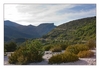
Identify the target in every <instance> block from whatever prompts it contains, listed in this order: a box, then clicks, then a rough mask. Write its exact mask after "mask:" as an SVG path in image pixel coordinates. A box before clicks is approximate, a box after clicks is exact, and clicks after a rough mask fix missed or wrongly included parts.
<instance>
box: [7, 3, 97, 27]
mask: <svg viewBox="0 0 100 69" xmlns="http://www.w3.org/2000/svg"><path fill="white" fill-rule="evenodd" d="M84 6H85V5H77V4H76V5H75V4H15V5H12V4H11V5H5V20H7V19H9V20H12V21H15V22H18V23H20V24H23V25H29V24H32V25H39V24H40V23H50V22H51V23H55V25H60V24H62V23H65V22H68V21H71V20H74V19H78V18H83V17H89V16H95V15H96V9H95V7H93V8H91V7H90V6H91V4H90V5H88V8H87V7H86V6H85V8H84ZM9 8H10V9H9ZM77 10H78V11H77Z"/></svg>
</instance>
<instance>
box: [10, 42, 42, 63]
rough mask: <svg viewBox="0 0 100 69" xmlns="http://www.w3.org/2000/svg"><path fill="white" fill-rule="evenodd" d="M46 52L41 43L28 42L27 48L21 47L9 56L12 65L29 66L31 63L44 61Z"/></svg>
mask: <svg viewBox="0 0 100 69" xmlns="http://www.w3.org/2000/svg"><path fill="white" fill-rule="evenodd" d="M43 54H44V51H43V50H41V44H40V43H39V42H31V43H30V42H28V43H27V44H26V46H22V47H20V48H19V49H18V50H16V51H15V52H14V53H12V54H11V56H9V63H10V64H27V63H30V62H40V61H42V60H43V59H42V56H43Z"/></svg>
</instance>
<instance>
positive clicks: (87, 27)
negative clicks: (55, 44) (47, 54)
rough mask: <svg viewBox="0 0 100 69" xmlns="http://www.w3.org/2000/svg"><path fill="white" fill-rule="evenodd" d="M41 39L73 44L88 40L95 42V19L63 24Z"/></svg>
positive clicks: (90, 18) (89, 18)
mask: <svg viewBox="0 0 100 69" xmlns="http://www.w3.org/2000/svg"><path fill="white" fill-rule="evenodd" d="M43 39H47V40H54V41H70V42H73V43H80V42H84V41H87V40H90V39H94V40H96V17H88V18H83V19H78V20H73V21H70V22H67V23H64V24H62V25H60V26H57V27H56V28H54V29H53V30H52V31H50V32H49V33H48V34H46V35H45V36H43Z"/></svg>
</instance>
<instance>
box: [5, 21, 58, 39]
mask: <svg viewBox="0 0 100 69" xmlns="http://www.w3.org/2000/svg"><path fill="white" fill-rule="evenodd" d="M55 27H56V26H55V25H54V23H44V24H41V25H39V26H33V25H28V26H23V25H20V24H17V23H15V22H12V21H9V20H7V21H4V40H5V41H9V40H11V39H19V38H39V37H41V36H43V35H44V34H47V33H48V32H49V31H51V30H52V29H53V28H55Z"/></svg>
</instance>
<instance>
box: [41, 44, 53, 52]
mask: <svg viewBox="0 0 100 69" xmlns="http://www.w3.org/2000/svg"><path fill="white" fill-rule="evenodd" d="M51 47H52V46H50V45H48V46H44V47H43V49H44V50H45V51H49V50H50V49H51Z"/></svg>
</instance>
